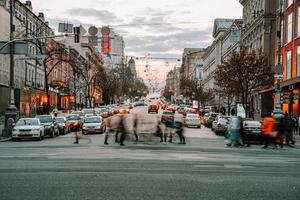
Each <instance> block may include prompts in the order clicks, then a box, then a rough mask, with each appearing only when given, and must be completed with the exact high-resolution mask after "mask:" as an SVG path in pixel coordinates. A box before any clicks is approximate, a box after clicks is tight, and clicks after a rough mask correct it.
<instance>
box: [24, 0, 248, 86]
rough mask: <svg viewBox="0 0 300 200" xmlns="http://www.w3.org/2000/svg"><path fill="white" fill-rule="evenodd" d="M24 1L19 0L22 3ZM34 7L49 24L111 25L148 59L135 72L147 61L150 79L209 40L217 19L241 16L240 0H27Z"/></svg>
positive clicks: (131, 50)
mask: <svg viewBox="0 0 300 200" xmlns="http://www.w3.org/2000/svg"><path fill="white" fill-rule="evenodd" d="M24 1H25V0H22V2H24ZM31 2H32V5H33V10H34V11H35V12H36V13H37V12H44V14H45V17H46V20H47V21H49V23H50V26H51V27H52V28H53V29H57V26H58V23H60V22H69V23H73V24H74V25H78V24H82V25H84V26H87V27H89V26H90V25H95V26H97V27H101V26H105V25H109V26H110V27H112V28H113V29H114V30H115V32H116V33H118V34H119V35H121V36H123V38H124V41H125V54H126V55H128V56H142V57H147V58H148V59H147V60H146V59H142V60H139V61H137V71H138V74H139V75H140V76H142V77H144V78H145V74H144V71H145V65H146V63H148V65H149V66H150V70H151V77H152V79H155V80H158V82H161V81H162V80H164V79H165V77H166V73H167V72H168V71H169V70H170V69H172V68H174V66H176V67H179V66H180V64H181V63H180V62H177V61H176V60H168V59H164V60H153V59H151V57H161V58H170V57H171V58H181V57H182V53H183V49H184V48H205V47H207V46H209V45H210V44H211V42H212V41H213V38H212V36H211V35H212V27H213V22H214V19H215V18H241V17H242V6H241V5H240V4H239V0H84V1H82V0H51V1H50V0H31Z"/></svg>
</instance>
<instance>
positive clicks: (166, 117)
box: [161, 111, 174, 123]
mask: <svg viewBox="0 0 300 200" xmlns="http://www.w3.org/2000/svg"><path fill="white" fill-rule="evenodd" d="M173 120H174V113H173V112H172V111H164V112H163V114H162V116H161V122H162V123H167V122H168V121H173Z"/></svg>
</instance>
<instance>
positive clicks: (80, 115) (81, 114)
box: [71, 110, 85, 121]
mask: <svg viewBox="0 0 300 200" xmlns="http://www.w3.org/2000/svg"><path fill="white" fill-rule="evenodd" d="M71 114H74V115H79V117H80V119H81V120H82V121H83V120H84V115H85V114H84V112H82V111H79V110H78V111H73V112H71Z"/></svg>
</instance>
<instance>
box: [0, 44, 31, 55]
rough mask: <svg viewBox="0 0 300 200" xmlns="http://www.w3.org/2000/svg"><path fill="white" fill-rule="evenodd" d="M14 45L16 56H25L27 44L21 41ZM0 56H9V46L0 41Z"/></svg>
mask: <svg viewBox="0 0 300 200" xmlns="http://www.w3.org/2000/svg"><path fill="white" fill-rule="evenodd" d="M14 44H15V47H14V49H15V52H14V54H16V55H26V54H27V53H28V44H27V42H23V41H16V42H14ZM0 54H10V46H9V44H8V43H7V41H0Z"/></svg>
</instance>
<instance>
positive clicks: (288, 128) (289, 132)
mask: <svg viewBox="0 0 300 200" xmlns="http://www.w3.org/2000/svg"><path fill="white" fill-rule="evenodd" d="M284 118H285V122H284V123H285V128H284V129H285V142H286V145H287V146H290V147H294V146H293V145H292V143H293V142H294V141H293V127H294V120H293V118H292V117H290V116H288V115H287V114H285V117H284Z"/></svg>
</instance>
